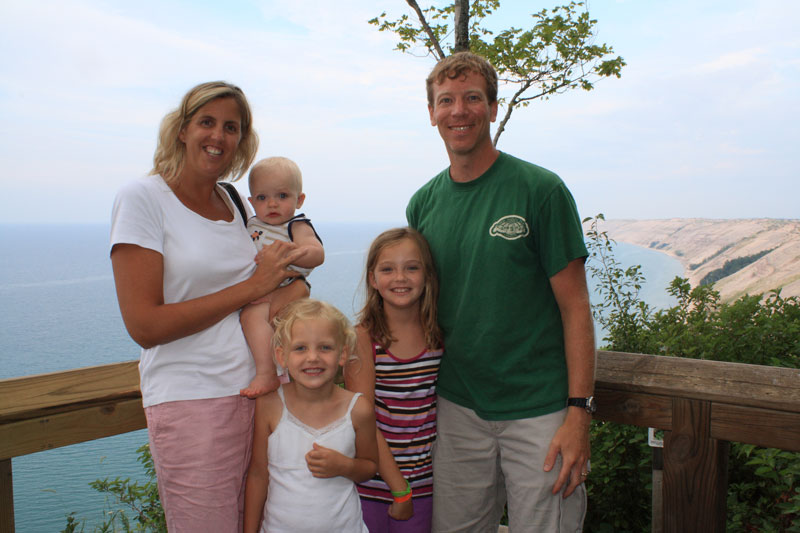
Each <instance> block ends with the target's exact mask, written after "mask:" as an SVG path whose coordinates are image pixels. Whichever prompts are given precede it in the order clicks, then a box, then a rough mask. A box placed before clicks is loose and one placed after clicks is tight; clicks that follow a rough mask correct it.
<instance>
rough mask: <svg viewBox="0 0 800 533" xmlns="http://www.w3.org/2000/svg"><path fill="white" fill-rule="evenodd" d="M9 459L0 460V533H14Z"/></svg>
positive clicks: (12, 487) (12, 489) (12, 490)
mask: <svg viewBox="0 0 800 533" xmlns="http://www.w3.org/2000/svg"><path fill="white" fill-rule="evenodd" d="M12 481H13V480H12V477H11V459H0V533H14V484H13V482H12Z"/></svg>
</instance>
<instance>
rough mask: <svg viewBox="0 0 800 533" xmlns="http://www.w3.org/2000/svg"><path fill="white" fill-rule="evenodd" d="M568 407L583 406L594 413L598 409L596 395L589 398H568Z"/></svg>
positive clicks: (588, 411) (590, 412)
mask: <svg viewBox="0 0 800 533" xmlns="http://www.w3.org/2000/svg"><path fill="white" fill-rule="evenodd" d="M567 407H581V408H583V409H586V412H587V413H589V414H590V415H591V414H594V412H595V411H597V403H596V402H595V401H594V396H589V397H588V398H567Z"/></svg>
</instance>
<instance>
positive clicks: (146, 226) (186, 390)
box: [111, 176, 255, 407]
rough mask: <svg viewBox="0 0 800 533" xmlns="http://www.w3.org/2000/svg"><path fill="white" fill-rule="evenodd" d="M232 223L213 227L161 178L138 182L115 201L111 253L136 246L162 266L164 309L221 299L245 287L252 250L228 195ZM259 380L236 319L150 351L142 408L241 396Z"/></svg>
mask: <svg viewBox="0 0 800 533" xmlns="http://www.w3.org/2000/svg"><path fill="white" fill-rule="evenodd" d="M218 189H219V192H220V196H222V198H223V199H224V200H225V202H226V204H228V208H229V209H230V210H231V212H232V213H233V220H232V221H231V222H226V221H224V220H208V219H207V218H204V217H202V216H200V215H199V214H197V213H195V212H194V211H192V210H190V209H189V208H187V207H186V206H185V205H183V204H182V203H181V201H180V200H179V199H178V198H177V197H176V196H175V194H174V193H173V192H172V190H171V189H170V188H169V186H168V185H167V184H166V183H165V182H164V180H163V179H162V178H161V176H147V177H145V178H140V179H138V180H134V181H132V182H130V183H128V184H127V185H125V186H124V187H123V188H122V189H120V191H119V193H117V198H116V199H115V201H114V208H113V211H112V215H111V247H112V248H113V247H114V245H115V244H122V243H124V244H136V245H138V246H141V247H143V248H148V249H150V250H155V251H156V252H158V253H160V254H161V255H162V256H163V258H164V302H165V303H175V302H182V301H185V300H190V299H192V298H197V297H200V296H204V295H206V294H211V293H214V292H217V291H219V290H221V289H224V288H226V287H229V286H231V285H234V284H235V283H238V282H240V281H243V280H245V279H248V278H249V277H250V275H251V274H252V272H253V270H254V269H255V263H254V261H253V259H254V257H255V249H254V247H253V242H252V240H251V239H250V236H249V235H248V232H247V229H246V228H245V226H244V222H243V221H242V217H241V215H240V214H239V211H238V209H236V207H235V206H233V204H232V202H231V201H230V197H229V196H228V193H227V192H226V191H225V190H224V189H222V188H221V187H220V186H218ZM254 374H255V365H254V363H253V358H252V357H251V356H250V352H249V350H248V348H247V343H246V342H245V339H244V335H243V333H242V328H241V326H240V324H239V311H236V312H234V313H231V314H230V315H228V316H227V317H225V318H224V319H222V320H221V321H220V322H217V323H216V324H214V325H213V326H211V327H209V328H207V329H205V330H203V331H200V332H198V333H195V334H193V335H190V336H188V337H184V338H182V339H178V340H176V341H173V342H169V343H167V344H161V345H158V346H155V347H153V348H148V349H143V350H142V356H141V360H140V362H139V375H140V377H141V389H142V400H143V404H144V406H145V407H148V406H150V405H156V404H159V403H163V402H170V401H177V400H196V399H207V398H221V397H225V396H233V395H238V394H239V390H240V389H241V388H243V387H245V386H247V384H248V383H249V382H250V380H251V378H252V377H253V375H254Z"/></svg>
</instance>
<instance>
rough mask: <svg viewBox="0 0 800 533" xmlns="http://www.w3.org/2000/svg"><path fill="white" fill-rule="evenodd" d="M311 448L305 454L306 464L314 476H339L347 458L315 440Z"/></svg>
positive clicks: (344, 467)
mask: <svg viewBox="0 0 800 533" xmlns="http://www.w3.org/2000/svg"><path fill="white" fill-rule="evenodd" d="M313 446H314V447H313V449H312V450H311V451H310V452H308V453H307V454H306V464H308V469H309V470H310V471H311V474H312V475H313V476H314V477H324V478H327V477H336V476H341V475H342V473H343V472H344V471H345V470H346V468H347V467H346V463H347V460H348V458H347V457H345V456H344V455H342V454H341V453H339V452H337V451H336V450H331V449H330V448H326V447H324V446H320V445H319V444H317V443H316V442H315V443H314V444H313Z"/></svg>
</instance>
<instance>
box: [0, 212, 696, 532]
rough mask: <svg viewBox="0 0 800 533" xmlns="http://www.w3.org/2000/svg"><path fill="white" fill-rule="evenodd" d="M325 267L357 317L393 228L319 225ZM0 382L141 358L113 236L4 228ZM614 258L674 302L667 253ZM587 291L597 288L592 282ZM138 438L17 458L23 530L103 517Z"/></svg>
mask: <svg viewBox="0 0 800 533" xmlns="http://www.w3.org/2000/svg"><path fill="white" fill-rule="evenodd" d="M315 227H316V228H317V231H318V232H319V234H320V235H321V237H322V239H323V240H324V242H325V248H326V258H325V263H324V264H323V265H322V266H320V267H319V268H317V269H316V270H315V271H314V272H313V273H312V275H311V277H310V281H311V283H312V285H313V288H312V295H313V296H314V297H315V298H320V299H323V300H327V301H329V302H331V303H333V304H334V305H336V306H337V307H339V308H340V309H341V310H342V311H343V312H344V313H345V314H347V315H348V316H350V317H351V318H353V317H354V315H355V313H356V311H357V310H358V308H359V307H360V302H361V301H362V291H363V288H362V284H363V267H364V266H363V264H364V257H365V253H366V249H367V247H368V246H369V243H370V242H371V240H372V239H373V238H374V237H375V236H376V235H377V234H378V233H379V232H380V231H382V230H384V229H386V228H388V227H391V225H389V224H374V223H373V224H343V223H324V222H315ZM0 246H1V248H0V249H2V251H3V252H2V256H0V363H1V364H0V379H4V378H10V377H16V376H23V375H32V374H41V373H45V372H56V371H60V370H68V369H73V368H80V367H85V366H94V365H100V364H106V363H113V362H119V361H129V360H132V359H137V358H138V356H139V349H138V347H137V346H136V345H135V344H134V343H133V341H131V340H130V338H129V337H128V335H127V333H126V332H125V328H124V326H123V324H122V319H121V318H120V315H119V309H118V307H117V301H116V295H115V292H114V282H113V279H112V275H111V264H110V261H109V259H108V227H107V226H105V225H84V226H77V225H76V226H62V227H55V226H52V225H48V226H44V225H42V226H16V225H0ZM616 258H617V260H618V261H619V262H620V263H622V264H623V265H625V266H628V265H633V264H641V265H642V268H643V271H644V274H645V277H646V279H647V284H646V286H645V287H644V289H643V290H642V297H643V299H644V300H645V301H647V302H648V303H650V304H651V305H654V306H656V307H666V306H669V305H672V304H673V302H672V301H671V300H670V299H669V296H668V295H667V294H666V291H665V290H664V289H665V287H666V286H667V285H668V284H669V282H670V281H671V280H672V279H673V278H674V277H675V276H676V275H682V273H683V269H682V267H681V266H680V264H679V263H678V261H677V260H675V259H673V258H670V257H668V256H666V255H664V254H661V253H658V252H655V251H652V250H647V249H644V248H639V247H636V246H632V245H626V244H624V243H619V244H618V245H617V247H616ZM590 284H591V283H590ZM146 440H147V435H146V431H145V430H142V431H136V432H132V433H127V434H125V435H119V436H116V437H110V438H106V439H100V440H96V441H92V442H86V443H82V444H78V445H74V446H67V447H64V448H58V449H55V450H49V451H46V452H40V453H35V454H31V455H27V456H23V457H17V458H14V459H13V461H12V468H13V475H14V510H15V516H16V528H17V531H20V532H25V533H40V532H41V533H51V532H54V531H60V530H61V529H63V527H64V526H65V524H66V519H65V516H66V515H67V514H68V513H70V512H75V513H76V516H77V517H79V518H86V519H87V528H86V530H87V531H90V530H91V525H92V524H93V523H96V522H97V521H98V520H99V519H100V518H101V517H102V513H103V510H104V509H105V508H106V502H105V498H104V496H103V495H101V494H99V493H97V492H95V491H93V490H92V489H91V488H90V487H89V486H88V483H89V482H91V481H94V480H95V479H98V478H105V477H109V478H114V477H117V476H119V477H122V478H126V477H130V478H132V479H141V478H143V474H142V470H141V467H140V465H139V464H138V463H137V462H136V453H135V450H136V449H137V448H138V447H139V446H140V445H141V444H143V443H144V442H146Z"/></svg>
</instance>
